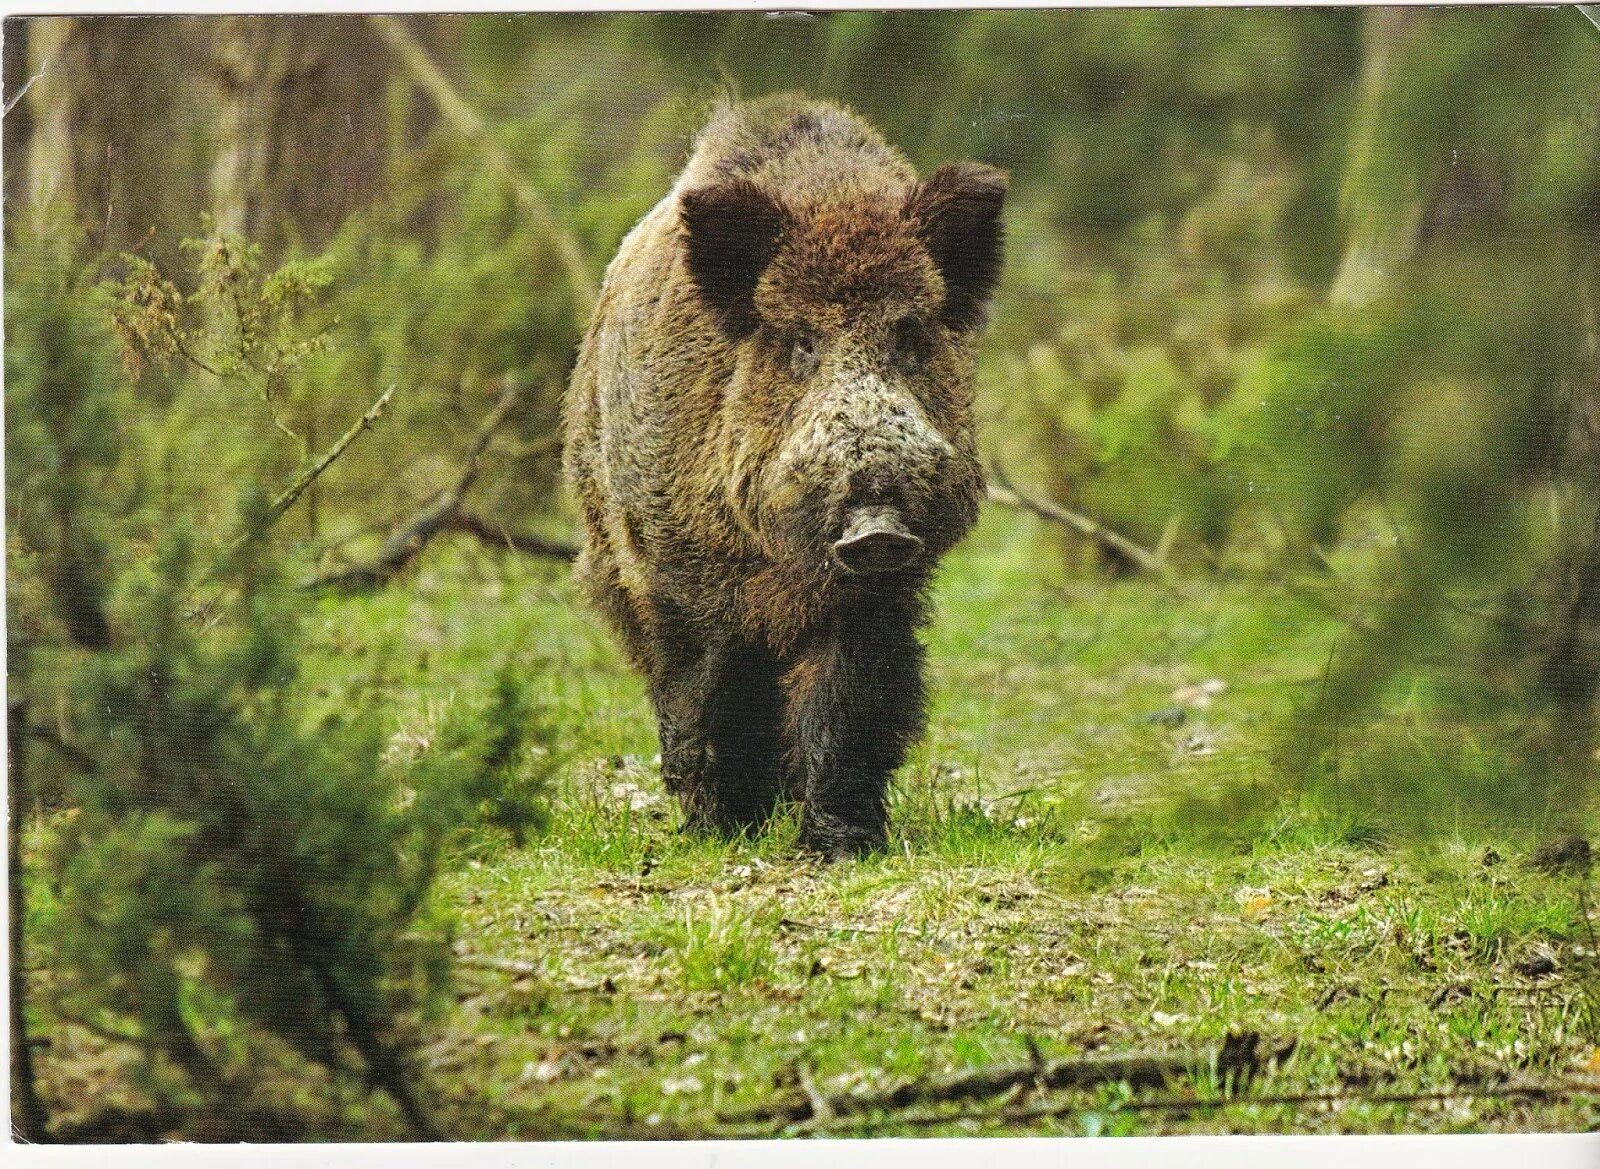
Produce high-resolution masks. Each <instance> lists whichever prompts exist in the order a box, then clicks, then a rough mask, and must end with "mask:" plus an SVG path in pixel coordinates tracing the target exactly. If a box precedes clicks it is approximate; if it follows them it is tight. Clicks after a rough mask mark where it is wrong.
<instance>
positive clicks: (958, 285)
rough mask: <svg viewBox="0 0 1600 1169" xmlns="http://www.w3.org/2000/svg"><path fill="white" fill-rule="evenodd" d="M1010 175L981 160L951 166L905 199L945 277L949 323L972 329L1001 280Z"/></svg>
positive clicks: (907, 212)
mask: <svg viewBox="0 0 1600 1169" xmlns="http://www.w3.org/2000/svg"><path fill="white" fill-rule="evenodd" d="M1007 182H1008V179H1007V176H1006V172H1005V171H1003V170H998V169H996V168H995V167H992V166H985V165H983V164H982V163H980V162H951V163H946V164H945V165H944V166H941V167H940V168H939V169H938V170H936V171H934V172H933V173H932V174H931V175H929V176H928V177H927V178H926V179H924V180H923V181H922V182H920V183H918V184H917V186H916V188H915V189H914V190H913V191H912V192H911V196H910V197H909V198H908V199H907V200H906V209H905V213H906V217H907V218H908V219H910V220H911V221H912V222H913V223H914V224H915V225H916V229H917V234H918V235H920V236H921V237H922V242H923V243H924V244H926V245H927V248H928V251H929V253H930V254H931V255H932V256H933V262H934V263H935V264H937V265H938V266H939V273H940V275H942V276H943V277H944V283H945V303H944V319H945V323H946V324H949V325H950V326H952V327H953V328H957V329H967V328H971V327H973V326H975V325H976V324H978V322H979V321H980V320H981V319H982V317H983V306H984V304H985V303H986V302H987V301H988V299H989V294H990V293H992V292H993V291H994V286H995V284H996V283H997V282H998V281H999V279H1000V260H1001V249H1002V246H1003V238H1002V229H1001V225H1000V208H1001V205H1002V204H1003V203H1004V202H1005V198H1006V184H1007Z"/></svg>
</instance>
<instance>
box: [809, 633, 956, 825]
mask: <svg viewBox="0 0 1600 1169" xmlns="http://www.w3.org/2000/svg"><path fill="white" fill-rule="evenodd" d="M886 617H887V619H885V618H886ZM922 656H923V655H922V646H921V644H920V643H919V642H918V641H917V638H916V634H915V619H914V617H913V616H912V615H909V614H907V615H901V616H900V618H899V619H896V618H895V617H893V616H889V615H886V614H883V613H881V612H880V613H877V614H873V615H872V616H871V617H870V618H869V619H863V620H860V621H852V620H849V619H845V620H842V621H841V622H840V623H839V624H838V625H837V626H835V627H834V628H832V629H830V630H829V631H827V632H826V633H825V634H823V635H820V636H819V637H818V638H817V639H816V640H815V641H814V642H812V643H811V644H809V645H808V646H806V647H805V648H804V649H803V650H802V651H801V653H800V655H799V657H798V658H797V660H796V661H795V662H794V664H793V665H792V666H791V667H790V669H789V671H788V673H787V674H785V676H784V683H785V686H786V689H787V691H788V710H787V719H786V726H785V735H786V739H787V747H788V759H787V766H788V771H789V775H788V784H789V787H790V789H791V790H792V791H793V792H794V794H796V795H798V796H799V797H800V798H801V799H802V801H803V805H802V811H801V821H800V824H801V827H800V843H801V845H802V847H805V848H808V849H811V850H813V851H815V852H819V853H821V854H823V855H824V856H827V857H841V856H849V855H855V854H859V853H863V852H867V851H869V850H871V849H873V848H878V847H881V846H882V845H883V844H884V841H885V836H886V830H887V809H886V806H885V797H886V795H887V791H888V786H889V778H890V776H891V775H893V774H894V771H895V769H896V768H897V767H899V766H900V764H901V762H902V761H903V760H904V758H905V753H906V750H907V749H908V748H909V747H910V746H911V744H912V743H913V742H915V741H916V739H917V736H918V735H920V734H921V732H922V726H923V720H924V706H923V690H922Z"/></svg>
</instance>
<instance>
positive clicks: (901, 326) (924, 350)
mask: <svg viewBox="0 0 1600 1169" xmlns="http://www.w3.org/2000/svg"><path fill="white" fill-rule="evenodd" d="M931 344H932V339H931V338H930V337H929V336H928V328H927V326H926V325H924V324H923V323H922V322H921V321H919V320H917V318H915V317H902V318H901V319H900V320H899V321H896V322H895V326H894V329H893V330H892V331H891V332H890V334H889V361H890V362H891V363H892V364H893V365H894V366H895V368H897V369H900V370H904V371H905V372H906V373H916V372H917V371H918V370H919V369H921V368H922V367H923V366H924V365H925V364H927V361H928V349H929V346H930V345H931Z"/></svg>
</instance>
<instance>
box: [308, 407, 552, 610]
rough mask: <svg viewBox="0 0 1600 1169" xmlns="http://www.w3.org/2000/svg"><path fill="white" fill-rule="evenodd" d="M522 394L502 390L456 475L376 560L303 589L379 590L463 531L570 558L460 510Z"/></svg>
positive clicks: (530, 551)
mask: <svg viewBox="0 0 1600 1169" xmlns="http://www.w3.org/2000/svg"><path fill="white" fill-rule="evenodd" d="M521 394H522V388H521V387H520V386H515V385H513V386H507V387H506V389H505V391H504V392H503V393H502V394H501V395H500V400H499V401H498V402H496V403H495V406H494V409H493V410H490V411H489V414H488V416H487V417H486V418H485V419H484V420H483V423H482V425H480V426H479V427H478V432H477V434H475V435H474V436H473V439H472V445H471V446H470V447H469V448H468V450H467V457H466V461H465V462H464V463H463V464H462V467H461V473H460V474H459V475H458V476H457V477H456V481H455V482H454V483H453V484H451V485H450V487H449V488H447V489H446V490H444V491H442V492H440V493H439V494H438V495H436V496H434V497H433V498H432V499H431V500H429V501H428V502H427V503H426V504H424V505H423V506H422V507H421V508H420V509H419V510H418V511H417V512H416V513H415V514H414V515H412V517H411V518H410V519H409V520H407V521H406V522H405V523H403V524H402V525H401V526H400V527H399V528H398V529H397V530H396V531H394V532H393V533H392V534H391V535H390V536H389V538H388V539H386V540H385V541H384V542H383V545H382V547H380V548H379V549H378V554H377V556H375V557H373V559H372V560H370V561H368V562H367V563H365V564H358V565H356V566H354V567H352V568H346V569H343V570H341V571H339V572H335V573H330V574H328V575H326V576H319V577H317V578H315V579H314V580H312V581H310V582H308V584H307V587H308V588H313V589H333V590H337V591H341V592H349V593H359V592H368V591H371V590H372V589H377V588H381V587H383V586H384V585H386V584H388V583H389V582H390V581H391V580H393V579H394V578H395V577H396V576H398V575H399V574H400V572H401V571H402V570H403V569H405V567H406V566H407V565H409V564H410V563H411V562H412V561H413V560H415V559H416V558H417V557H418V556H419V555H420V554H421V553H422V550H423V549H424V548H426V547H427V546H428V544H429V542H430V541H431V540H432V539H433V538H434V537H435V536H437V535H439V533H441V532H449V531H457V532H467V533H469V534H471V535H474V536H476V537H478V538H479V539H481V540H484V541H486V542H488V543H492V544H495V545H498V546H501V547H507V548H511V549H513V550H515V551H519V552H526V553H528V554H529V555H540V556H559V557H562V558H565V559H569V560H570V559H571V558H572V557H573V556H575V555H576V554H577V552H576V549H574V548H571V547H570V546H568V545H566V544H559V543H556V542H554V541H546V540H541V539H539V538H538V537H536V536H524V535H519V534H514V533H511V532H507V531H505V530H504V529H501V528H499V527H498V526H497V525H493V524H490V523H489V522H488V521H486V520H484V519H482V518H480V517H478V516H475V515H472V514H471V513H469V512H466V511H465V510H463V506H462V505H463V501H464V500H465V499H466V496H467V492H468V491H469V490H471V488H472V485H473V484H474V483H475V482H477V479H478V473H479V471H480V470H481V469H482V461H483V454H484V452H485V451H486V450H487V449H488V447H489V443H490V442H491V441H492V440H493V438H494V436H495V432H496V431H498V430H499V429H500V427H501V426H502V425H504V424H505V421H506V419H507V418H508V417H510V414H511V411H512V409H513V407H515V406H516V404H517V400H518V398H519V397H521Z"/></svg>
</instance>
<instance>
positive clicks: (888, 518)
mask: <svg viewBox="0 0 1600 1169" xmlns="http://www.w3.org/2000/svg"><path fill="white" fill-rule="evenodd" d="M921 551H922V541H921V540H920V539H918V538H917V537H916V536H913V535H912V534H911V533H910V532H909V531H907V530H906V526H905V523H904V521H902V520H901V518H900V512H899V511H898V509H896V508H893V507H883V506H876V507H858V508H856V509H855V510H854V511H852V512H851V513H850V514H849V515H848V516H846V517H845V524H844V534H843V535H842V536H840V537H839V539H837V540H835V541H834V544H833V554H834V556H836V557H837V558H838V560H839V563H840V564H841V565H843V566H844V567H845V569H846V570H847V571H849V572H859V573H877V572H893V571H894V570H895V569H897V568H903V567H905V566H906V565H907V564H909V563H910V562H911V561H912V560H913V559H914V558H915V557H916V556H917V554H918V553H919V552H921Z"/></svg>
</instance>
